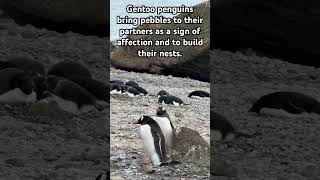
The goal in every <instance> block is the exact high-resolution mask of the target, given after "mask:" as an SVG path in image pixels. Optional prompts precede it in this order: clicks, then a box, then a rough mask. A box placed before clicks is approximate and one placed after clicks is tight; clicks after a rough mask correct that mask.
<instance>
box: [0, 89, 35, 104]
mask: <svg viewBox="0 0 320 180" xmlns="http://www.w3.org/2000/svg"><path fill="white" fill-rule="evenodd" d="M36 96H37V95H36V93H35V92H34V91H32V93H31V94H29V95H26V94H24V93H23V92H22V91H21V90H20V89H19V88H15V89H12V90H10V91H8V92H6V93H3V94H1V95H0V102H1V103H9V104H14V103H34V102H35V101H36Z"/></svg>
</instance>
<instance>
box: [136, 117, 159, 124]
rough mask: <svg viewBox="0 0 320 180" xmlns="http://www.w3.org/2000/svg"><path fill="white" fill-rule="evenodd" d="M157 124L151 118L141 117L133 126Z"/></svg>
mask: <svg viewBox="0 0 320 180" xmlns="http://www.w3.org/2000/svg"><path fill="white" fill-rule="evenodd" d="M153 122H155V121H154V120H153V119H152V118H151V117H150V116H141V117H140V118H139V120H138V121H134V122H133V123H132V124H141V125H143V124H151V123H153Z"/></svg>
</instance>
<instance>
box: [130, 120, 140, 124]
mask: <svg viewBox="0 0 320 180" xmlns="http://www.w3.org/2000/svg"><path fill="white" fill-rule="evenodd" d="M131 124H139V121H136V120H135V121H132V122H131Z"/></svg>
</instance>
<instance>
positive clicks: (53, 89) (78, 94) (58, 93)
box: [45, 76, 102, 113]
mask: <svg viewBox="0 0 320 180" xmlns="http://www.w3.org/2000/svg"><path fill="white" fill-rule="evenodd" d="M45 84H46V89H47V90H48V93H47V94H46V99H50V100H51V99H52V100H54V101H56V102H57V103H58V105H59V107H60V108H61V109H63V110H65V111H67V112H71V113H82V112H88V111H90V110H92V109H94V108H96V109H97V110H99V111H100V110H102V106H101V105H99V104H97V103H96V101H95V98H94V97H93V96H92V95H91V93H89V92H88V91H87V90H86V89H84V88H83V87H81V86H79V85H78V84H76V83H74V82H72V81H70V80H68V79H65V78H62V77H58V76H48V77H47V78H46V81H45Z"/></svg>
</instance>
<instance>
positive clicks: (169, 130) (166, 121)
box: [153, 106, 175, 159]
mask: <svg viewBox="0 0 320 180" xmlns="http://www.w3.org/2000/svg"><path fill="white" fill-rule="evenodd" d="M156 111H157V112H156V116H155V117H153V118H154V120H155V121H156V122H157V123H158V124H159V126H160V128H161V130H162V132H163V136H164V138H165V141H166V143H165V144H166V150H167V157H168V158H169V159H171V155H172V150H173V141H174V136H175V128H174V126H173V124H172V122H171V119H170V116H169V114H168V113H167V111H166V109H165V108H164V107H161V106H159V107H158V108H157V109H156Z"/></svg>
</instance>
